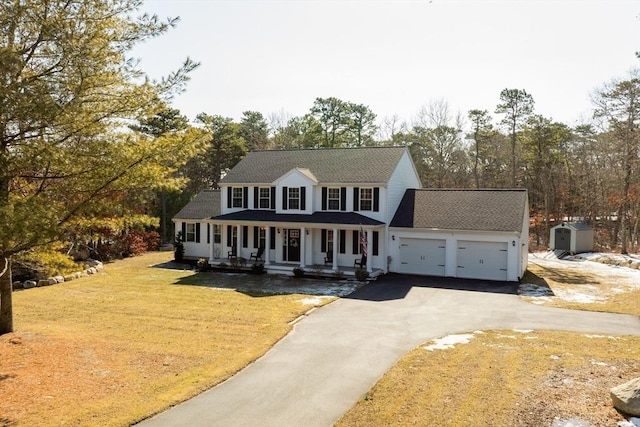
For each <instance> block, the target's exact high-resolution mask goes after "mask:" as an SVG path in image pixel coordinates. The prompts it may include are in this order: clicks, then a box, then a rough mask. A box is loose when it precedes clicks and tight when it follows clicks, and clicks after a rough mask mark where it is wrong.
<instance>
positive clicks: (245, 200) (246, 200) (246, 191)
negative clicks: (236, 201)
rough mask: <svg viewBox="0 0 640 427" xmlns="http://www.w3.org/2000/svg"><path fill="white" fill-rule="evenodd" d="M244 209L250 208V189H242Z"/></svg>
mask: <svg viewBox="0 0 640 427" xmlns="http://www.w3.org/2000/svg"><path fill="white" fill-rule="evenodd" d="M242 207H243V208H244V209H247V208H248V207H249V187H244V188H243V189H242Z"/></svg>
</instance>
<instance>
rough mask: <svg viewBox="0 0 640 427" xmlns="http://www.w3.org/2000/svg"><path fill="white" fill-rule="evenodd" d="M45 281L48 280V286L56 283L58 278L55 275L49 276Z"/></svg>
mask: <svg viewBox="0 0 640 427" xmlns="http://www.w3.org/2000/svg"><path fill="white" fill-rule="evenodd" d="M47 281H48V282H49V286H51V285H55V284H56V283H58V279H56V278H55V277H49V278H48V279H47Z"/></svg>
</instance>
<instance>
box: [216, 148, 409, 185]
mask: <svg viewBox="0 0 640 427" xmlns="http://www.w3.org/2000/svg"><path fill="white" fill-rule="evenodd" d="M405 151H406V148H405V147H361V148H323V149H303V150H271V151H251V152H249V153H248V154H247V155H246V156H245V157H244V158H243V159H242V160H241V161H240V162H239V163H238V164H237V165H236V166H235V167H234V168H233V169H231V170H230V171H229V173H228V174H227V175H226V176H225V177H224V178H223V179H222V180H221V181H220V183H221V184H235V183H238V184H249V183H260V184H267V183H273V182H274V181H276V180H278V179H279V178H280V177H282V176H283V175H285V174H286V173H288V172H289V171H291V170H292V169H295V168H300V169H308V170H309V173H310V174H311V176H313V177H315V178H316V179H317V181H318V182H320V183H354V184H364V183H371V184H378V183H379V184H383V183H386V182H388V181H389V178H390V177H391V174H392V173H393V171H394V169H395V167H396V166H397V164H398V162H399V161H400V159H401V158H402V155H403V153H405Z"/></svg>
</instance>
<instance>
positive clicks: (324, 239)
mask: <svg viewBox="0 0 640 427" xmlns="http://www.w3.org/2000/svg"><path fill="white" fill-rule="evenodd" d="M321 235H322V237H321V239H320V252H327V230H326V229H324V228H323V229H322V233H321Z"/></svg>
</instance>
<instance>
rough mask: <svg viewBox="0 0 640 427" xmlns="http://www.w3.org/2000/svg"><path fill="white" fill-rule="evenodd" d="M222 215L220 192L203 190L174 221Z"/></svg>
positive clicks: (181, 210)
mask: <svg viewBox="0 0 640 427" xmlns="http://www.w3.org/2000/svg"><path fill="white" fill-rule="evenodd" d="M218 215H220V190H203V191H201V192H200V193H198V194H197V195H196V197H194V198H193V199H192V200H191V201H190V202H189V203H187V205H186V206H185V207H183V208H182V209H180V211H179V212H178V213H177V214H176V215H175V216H174V217H173V219H206V218H211V217H214V216H218Z"/></svg>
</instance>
